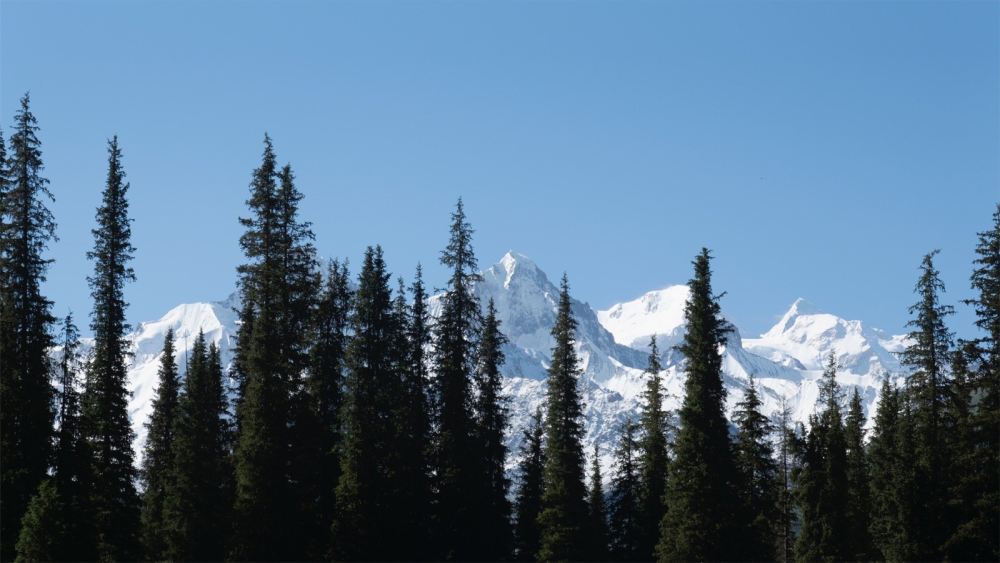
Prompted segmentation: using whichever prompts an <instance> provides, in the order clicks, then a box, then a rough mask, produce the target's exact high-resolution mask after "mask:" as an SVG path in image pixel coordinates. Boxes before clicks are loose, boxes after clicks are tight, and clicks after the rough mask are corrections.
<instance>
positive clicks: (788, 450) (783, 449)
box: [775, 396, 798, 563]
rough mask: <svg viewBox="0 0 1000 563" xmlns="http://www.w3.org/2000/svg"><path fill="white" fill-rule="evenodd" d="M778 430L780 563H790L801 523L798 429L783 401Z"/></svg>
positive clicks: (779, 413) (785, 400) (783, 400)
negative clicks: (795, 475) (795, 488)
mask: <svg viewBox="0 0 1000 563" xmlns="http://www.w3.org/2000/svg"><path fill="white" fill-rule="evenodd" d="M778 417H779V418H778V429H779V431H780V432H781V437H780V438H781V441H780V442H779V444H780V451H779V452H778V468H779V474H778V512H779V515H778V526H777V532H778V541H777V557H776V558H775V560H776V561H777V562H778V563H788V562H790V561H794V560H795V552H794V548H795V533H794V529H795V528H796V526H797V523H798V519H797V517H796V514H795V506H794V503H795V499H794V498H793V495H792V472H793V470H794V469H795V465H794V456H795V442H796V440H795V429H794V427H793V426H792V422H791V420H792V411H791V408H790V407H789V405H788V400H787V399H786V398H785V397H784V396H782V397H781V410H780V411H779V412H778Z"/></svg>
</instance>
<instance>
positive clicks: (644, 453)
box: [638, 334, 670, 561]
mask: <svg viewBox="0 0 1000 563" xmlns="http://www.w3.org/2000/svg"><path fill="white" fill-rule="evenodd" d="M649 347H650V352H649V364H648V366H647V367H646V372H645V374H646V377H647V379H646V389H645V391H643V394H642V416H641V417H640V418H639V425H640V427H641V428H642V437H641V438H640V439H639V464H638V465H639V475H640V482H641V483H642V486H641V487H640V489H639V507H640V514H641V516H640V522H639V528H640V533H641V542H640V546H639V554H640V556H641V557H642V558H643V560H648V561H652V560H653V559H654V558H655V556H656V543H657V541H658V540H659V537H660V521H661V520H663V516H664V515H665V514H666V513H667V507H666V505H665V504H664V503H663V500H664V499H663V496H664V493H665V492H666V490H667V475H668V472H669V464H670V459H669V457H668V454H667V431H668V425H669V422H670V421H669V416H670V413H669V412H667V410H666V409H664V408H663V399H664V396H663V395H664V393H663V386H662V384H661V382H660V371H662V370H663V366H662V365H660V351H659V349H658V348H657V347H656V335H655V334H654V335H653V336H652V337H651V338H650V343H649Z"/></svg>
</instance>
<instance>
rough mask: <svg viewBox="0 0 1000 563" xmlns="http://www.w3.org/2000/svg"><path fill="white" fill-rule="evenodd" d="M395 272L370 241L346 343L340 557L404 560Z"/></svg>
mask: <svg viewBox="0 0 1000 563" xmlns="http://www.w3.org/2000/svg"><path fill="white" fill-rule="evenodd" d="M389 277H390V274H389V273H388V272H387V271H386V268H385V262H384V260H383V258H382V249H381V247H376V248H372V247H368V249H367V250H366V251H365V258H364V263H363V264H362V267H361V273H360V275H359V276H358V289H357V291H356V292H355V293H354V307H353V311H352V313H351V319H350V322H351V329H352V333H353V337H352V338H351V342H350V344H349V345H348V346H347V355H346V367H347V372H346V378H345V394H344V404H343V408H342V410H341V425H342V432H343V435H342V438H341V444H342V446H341V451H342V453H341V458H340V469H341V473H340V481H339V482H338V483H337V517H336V520H335V523H334V542H335V550H336V552H335V554H334V556H335V558H338V559H343V560H348V561H354V560H358V559H370V560H394V559H400V558H402V557H401V553H400V552H399V551H397V550H401V549H405V546H401V545H397V544H395V542H393V541H392V539H391V537H392V531H393V528H394V526H393V524H394V523H395V522H397V517H398V515H397V514H395V511H393V509H394V508H398V505H397V504H396V503H397V502H398V494H393V493H397V491H396V490H394V486H395V485H397V481H396V477H397V476H396V475H394V473H393V471H394V470H395V469H397V468H398V456H396V455H395V453H396V452H393V451H391V450H390V448H392V447H393V446H394V442H395V441H394V433H395V432H394V428H393V420H392V417H393V415H394V414H396V413H395V412H393V407H394V404H395V403H394V397H395V396H398V394H399V391H400V387H401V386H400V378H399V373H398V371H397V367H398V365H397V363H396V354H397V351H396V347H397V346H398V344H399V340H398V334H399V333H398V321H399V319H398V317H397V315H396V312H395V311H393V300H392V290H391V289H389Z"/></svg>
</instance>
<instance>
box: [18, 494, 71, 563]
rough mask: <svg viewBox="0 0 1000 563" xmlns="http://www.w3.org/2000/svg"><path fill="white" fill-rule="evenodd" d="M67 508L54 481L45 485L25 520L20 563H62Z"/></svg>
mask: <svg viewBox="0 0 1000 563" xmlns="http://www.w3.org/2000/svg"><path fill="white" fill-rule="evenodd" d="M65 516H66V507H65V506H64V505H63V503H62V500H61V499H60V498H59V492H58V491H57V490H56V486H55V484H54V483H53V482H52V480H51V479H46V480H45V481H42V484H41V485H39V487H38V492H37V493H36V494H35V495H34V496H33V497H32V498H31V501H30V502H29V503H28V510H27V512H25V514H24V518H23V519H22V520H21V529H20V536H19V538H18V541H17V559H16V561H24V562H33V561H62V560H63V558H64V557H66V555H67V553H65V552H64V551H63V544H64V542H65V537H66V522H65V521H64V520H63V518H64V517H65Z"/></svg>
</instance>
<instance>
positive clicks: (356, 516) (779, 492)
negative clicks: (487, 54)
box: [0, 95, 1000, 561]
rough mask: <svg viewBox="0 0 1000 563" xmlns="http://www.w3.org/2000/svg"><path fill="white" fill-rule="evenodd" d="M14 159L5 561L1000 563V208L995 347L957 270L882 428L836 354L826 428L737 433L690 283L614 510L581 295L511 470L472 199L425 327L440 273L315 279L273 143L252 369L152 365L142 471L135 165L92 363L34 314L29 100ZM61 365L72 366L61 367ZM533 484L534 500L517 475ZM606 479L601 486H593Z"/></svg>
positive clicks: (108, 209) (49, 231)
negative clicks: (666, 374) (593, 409)
mask: <svg viewBox="0 0 1000 563" xmlns="http://www.w3.org/2000/svg"><path fill="white" fill-rule="evenodd" d="M14 121H15V124H14V127H13V134H12V135H11V136H10V143H9V144H10V154H8V152H7V150H6V145H5V144H4V142H3V137H2V134H0V171H2V173H0V218H2V223H0V225H2V228H0V235H2V237H0V242H2V245H0V276H2V288H0V289H2V291H0V321H2V325H0V326H2V330H0V358H2V360H3V361H2V378H0V384H2V389H0V397H2V408H0V417H2V418H0V428H2V449H0V455H2V463H0V465H2V468H0V477H2V488H3V494H2V498H0V512H2V513H0V523H2V533H0V558H2V559H3V560H5V561H6V560H15V559H17V560H21V561H42V560H53V561H56V560H76V561H81V560H101V561H137V560H148V561H221V560H233V561H270V560H286V561H290V560H297V561H306V560H309V561H312V560H345V561H357V560H375V561H393V560H413V561H425V560H426V561H439V560H444V561H567V560H568V561H652V560H659V561H701V560H704V561H735V560H740V561H791V560H797V561H820V560H823V561H874V560H887V561H917V560H957V561H966V560H996V559H997V558H998V557H1000V546H998V536H1000V532H998V530H1000V522H998V513H1000V453H998V452H1000V443H998V441H1000V350H998V342H1000V316H998V315H1000V246H998V245H1000V206H998V208H997V211H996V212H995V213H994V214H993V224H992V226H991V227H990V228H989V229H987V230H986V231H984V232H982V233H980V234H979V241H980V242H979V245H978V246H977V248H976V253H977V259H976V262H975V264H974V265H973V275H972V286H973V288H974V289H975V290H976V292H977V297H975V298H974V299H972V300H970V301H968V302H967V304H968V305H970V306H972V307H973V309H974V311H975V313H976V319H977V320H976V324H977V326H978V327H979V329H980V334H981V337H980V338H978V339H976V340H972V341H958V342H956V341H955V339H954V336H953V334H952V333H951V332H950V331H949V330H948V328H947V326H946V323H945V321H946V319H947V317H948V316H949V315H950V314H951V313H952V312H953V309H952V307H950V306H948V305H946V304H944V303H943V301H942V294H943V292H944V286H943V284H942V283H941V280H940V276H939V272H938V271H937V270H936V269H935V267H934V262H933V260H934V256H935V254H936V251H935V252H932V253H930V254H928V255H927V256H926V257H925V258H924V261H923V263H922V265H921V270H920V271H921V275H920V277H919V279H918V283H917V285H916V295H917V298H918V299H917V302H916V304H915V305H914V306H913V307H911V308H910V314H911V321H910V323H909V327H910V328H911V332H910V334H909V345H908V347H907V348H906V351H905V352H904V353H903V356H902V360H903V363H904V364H905V365H906V366H907V367H908V368H909V370H908V371H909V375H907V376H906V378H905V384H904V385H903V386H901V387H897V386H895V385H894V384H893V381H895V379H893V378H891V377H889V374H887V376H886V378H885V381H884V383H883V386H882V390H881V400H880V401H879V403H878V407H877V412H876V414H875V420H874V426H873V427H872V428H871V429H868V428H866V424H865V421H866V417H865V414H864V411H863V408H862V404H863V403H862V398H861V397H860V396H859V394H858V391H857V390H856V389H854V390H853V392H852V393H850V396H849V397H848V396H847V393H846V391H845V390H844V389H842V388H841V387H840V385H839V383H838V381H837V379H836V373H837V369H838V366H837V364H836V360H835V357H834V356H833V355H832V354H831V356H830V358H829V361H828V363H827V367H826V369H825V371H824V373H823V375H822V377H821V379H820V381H819V390H820V392H819V398H818V401H817V412H816V414H814V415H813V416H811V417H810V419H809V420H808V423H807V424H801V423H799V424H792V422H791V413H790V412H789V411H788V410H787V409H784V410H783V412H781V413H779V415H778V416H776V417H768V416H765V415H764V414H763V413H762V411H761V408H762V399H761V396H760V394H759V392H758V389H757V387H756V384H755V382H754V380H753V378H751V379H750V381H749V384H748V386H747V389H746V392H745V394H744V396H743V398H742V399H741V400H740V401H739V402H738V404H737V406H736V409H735V411H734V413H733V417H732V420H731V421H730V420H728V419H727V418H726V414H725V401H726V388H725V387H724V385H723V374H722V356H721V354H720V347H721V346H723V345H724V344H725V342H726V339H727V335H728V334H729V333H730V330H731V327H730V326H729V325H728V324H727V323H726V322H725V321H724V320H723V319H722V316H721V314H720V308H719V297H720V296H719V295H718V294H717V293H715V291H714V290H713V287H712V276H711V260H712V257H711V253H710V252H709V251H708V250H707V249H702V251H701V253H700V254H698V255H697V256H696V258H695V260H694V262H693V266H694V273H693V276H692V278H691V280H690V281H689V282H688V284H689V287H690V289H691V297H690V299H689V301H688V303H687V304H686V306H685V310H684V315H685V320H686V323H687V333H686V335H685V337H684V340H683V343H682V344H681V345H680V346H679V347H678V352H679V353H680V354H681V355H682V356H683V358H684V360H683V364H682V367H683V370H684V371H685V372H686V374H687V380H686V382H685V386H684V397H683V402H682V404H681V407H680V408H679V409H678V410H677V411H676V412H671V411H669V410H667V409H665V408H664V401H665V399H666V392H665V390H664V388H663V386H662V381H661V375H662V373H663V367H662V365H661V363H660V362H661V355H660V351H659V349H658V347H657V342H656V339H655V337H653V338H652V339H651V342H650V355H649V362H648V367H647V369H646V372H645V375H644V377H645V380H646V388H645V390H644V392H643V393H642V396H641V409H640V412H639V415H638V418H637V419H635V420H631V419H630V420H628V421H627V422H626V423H625V424H623V425H622V427H621V429H620V432H621V436H620V439H619V440H618V445H617V447H616V448H615V451H614V452H613V457H614V460H615V461H614V464H613V467H611V475H610V480H609V482H608V483H609V484H610V486H609V489H608V490H607V491H605V489H604V488H605V484H606V483H605V481H604V479H603V475H602V467H601V466H600V463H599V462H598V460H599V457H600V452H599V451H598V450H597V449H596V447H595V450H594V451H593V452H592V456H591V457H590V459H589V461H590V464H589V467H588V455H587V452H584V449H583V445H582V440H583V433H584V404H583V399H582V395H581V392H580V388H579V377H580V375H581V373H582V369H581V364H580V359H579V357H578V356H577V352H576V348H575V346H574V343H575V331H576V328H577V325H576V320H575V319H574V317H573V313H572V310H571V299H570V292H569V281H568V279H567V277H566V276H565V275H564V276H563V278H562V282H561V287H560V294H559V296H558V303H557V307H556V312H557V317H556V323H555V326H554V327H553V329H552V337H553V341H554V343H555V344H554V346H553V348H552V351H551V358H550V362H549V366H548V378H547V383H546V395H545V405H544V408H542V409H539V410H538V411H537V412H536V413H534V415H533V417H532V422H531V424H530V425H529V427H528V428H527V429H526V430H524V436H523V438H524V439H523V445H522V448H521V450H520V451H518V452H508V451H507V447H506V445H505V444H506V442H505V439H504V438H505V435H506V433H507V432H508V430H509V426H510V424H509V420H510V412H509V408H510V406H509V401H508V398H507V397H506V396H505V394H504V389H503V366H504V352H503V350H504V347H505V345H506V344H507V339H506V337H505V336H504V331H503V326H502V324H501V322H500V320H499V318H498V315H497V311H496V308H495V306H494V304H493V303H492V301H490V302H487V303H480V302H479V300H478V299H477V298H476V296H475V294H474V292H473V288H474V285H475V283H477V282H478V281H480V279H481V278H480V274H479V273H478V263H477V260H476V257H475V253H474V250H473V245H472V235H473V234H474V230H473V229H472V227H471V224H470V223H469V221H468V218H467V216H466V214H465V209H464V206H463V203H462V200H461V199H459V200H458V203H457V205H456V207H455V210H454V212H453V213H452V216H451V224H450V232H449V242H448V244H447V246H446V247H445V248H444V249H443V250H442V252H441V256H440V261H441V263H442V264H443V265H444V266H445V267H447V269H448V272H449V278H448V281H447V285H446V287H445V289H444V290H443V292H442V293H440V295H439V298H438V299H437V300H436V303H435V306H436V307H437V314H436V315H435V317H434V318H432V317H431V314H430V310H429V307H430V300H429V292H428V290H427V288H426V287H425V285H424V281H423V277H422V273H421V269H420V266H419V265H417V267H416V271H415V273H414V276H413V280H412V282H411V283H410V284H409V285H407V284H406V282H404V280H403V279H402V278H396V280H393V275H392V274H391V273H390V271H389V270H388V267H387V265H386V263H385V260H384V257H383V252H382V249H381V247H378V246H375V247H369V248H368V249H367V250H366V251H365V253H364V258H363V260H362V264H361V266H360V269H359V272H358V274H357V275H356V277H354V278H353V279H352V277H351V273H350V272H349V268H348V264H347V262H346V261H343V262H340V261H336V260H334V261H332V262H330V263H329V264H328V266H327V267H326V269H325V271H320V267H319V260H318V258H317V252H316V250H315V248H314V245H313V241H314V235H313V232H312V230H311V225H310V224H309V223H308V222H305V221H302V220H301V219H300V217H299V208H300V206H301V201H302V197H303V196H302V193H301V192H300V191H299V190H298V188H297V187H296V184H295V175H294V173H293V171H292V169H291V167H290V166H289V165H284V166H279V165H278V161H277V157H276V155H275V152H274V147H273V144H272V142H271V139H270V138H269V137H267V136H266V135H265V138H264V151H263V155H262V158H261V164H260V166H259V167H258V168H256V169H255V170H254V171H253V173H252V176H251V182H250V195H249V199H248V200H247V202H246V203H247V208H248V216H247V217H245V218H240V224H241V225H242V226H243V228H244V232H243V235H242V236H241V237H240V240H239V243H240V247H241V249H242V251H243V254H244V257H245V258H244V263H243V264H242V265H240V266H239V268H238V270H237V273H238V288H239V295H240V298H241V299H240V301H239V303H240V304H239V309H238V311H237V312H238V315H239V321H240V323H239V329H238V334H237V345H236V348H235V356H234V358H233V361H232V364H231V365H229V366H226V365H223V359H222V357H221V353H220V350H219V348H218V347H217V346H216V345H215V344H214V343H212V342H208V341H207V340H206V338H205V336H204V334H199V335H198V337H197V338H196V340H195V342H194V347H193V349H192V350H191V352H190V354H189V355H188V356H187V359H186V373H185V376H184V377H183V378H181V377H180V375H179V369H178V357H177V350H176V348H175V342H174V335H173V333H172V332H168V333H167V335H166V337H165V341H164V344H163V350H162V353H161V354H160V357H159V370H158V387H157V389H156V391H155V397H154V400H153V408H152V414H151V415H150V417H149V420H148V422H147V423H146V425H147V440H146V443H145V445H144V450H143V456H142V461H141V464H140V465H139V467H137V466H136V464H135V459H134V453H133V441H134V439H135V436H134V432H133V430H132V427H131V425H130V421H129V416H128V400H129V393H128V390H127V387H126V378H127V371H126V366H127V360H128V355H129V348H128V341H127V339H126V335H127V334H128V331H129V328H130V327H129V326H128V325H127V324H126V320H125V311H126V307H127V303H126V302H125V300H124V285H125V284H126V283H127V282H130V281H134V280H135V273H134V272H133V270H132V268H131V267H129V262H130V260H131V259H132V257H133V254H134V253H135V252H136V249H135V248H134V247H133V246H132V244H131V242H130V239H131V231H130V225H131V222H132V219H131V217H130V216H129V213H128V197H127V196H128V191H129V188H130V186H129V184H128V183H127V182H126V181H125V172H124V169H123V167H122V152H121V150H120V148H119V146H118V140H117V137H115V138H112V139H111V140H110V141H109V142H108V176H107V181H106V184H105V188H104V191H103V195H102V201H101V204H100V206H99V207H98V209H97V214H96V223H97V224H96V227H95V228H94V229H93V235H94V247H93V250H92V251H91V252H88V258H90V259H91V260H92V261H93V262H94V272H93V275H91V276H90V277H88V283H89V285H90V288H91V292H92V298H93V302H94V306H93V311H92V313H91V316H90V319H91V324H90V328H91V330H92V332H93V334H94V339H93V346H92V349H91V351H90V352H89V353H88V354H87V355H86V356H85V357H84V355H82V354H80V352H79V340H80V339H79V333H78V330H77V327H76V325H75V324H74V320H73V317H72V315H71V314H70V315H67V316H66V317H65V318H64V319H59V320H57V319H55V317H54V316H53V315H52V306H53V303H52V302H51V301H50V300H48V299H46V298H45V297H44V295H42V292H41V287H42V284H43V282H44V281H45V277H46V273H47V271H48V268H49V266H50V265H51V262H52V261H51V260H50V259H46V258H45V257H44V253H45V250H46V248H47V246H48V244H49V243H50V242H51V241H53V240H56V235H55V228H56V225H55V221H54V217H53V216H52V213H51V212H50V211H49V210H48V208H47V202H48V201H51V200H52V194H51V192H50V191H49V188H48V181H47V180H46V179H45V178H44V177H43V176H42V172H43V170H44V167H43V164H42V159H41V143H40V141H39V139H38V135H37V133H38V125H37V122H36V120H35V117H34V116H33V115H32V113H31V111H30V108H29V97H28V95H25V96H24V97H23V98H22V100H21V108H20V110H19V111H18V112H17V114H16V116H15V119H14ZM57 347H58V348H60V349H59V351H58V353H53V350H55V349H57ZM510 464H513V465H516V467H515V468H514V470H513V471H509V470H508V465H510ZM588 473H589V475H588Z"/></svg>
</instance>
